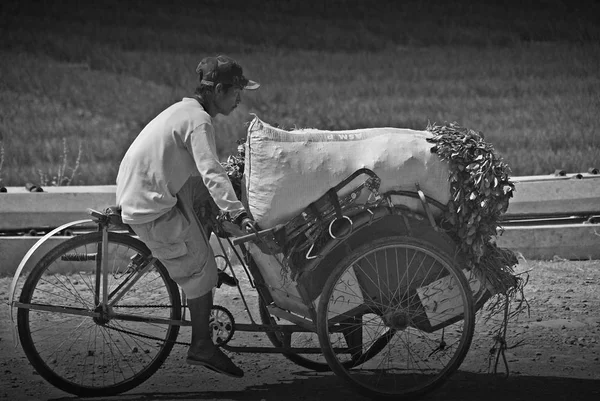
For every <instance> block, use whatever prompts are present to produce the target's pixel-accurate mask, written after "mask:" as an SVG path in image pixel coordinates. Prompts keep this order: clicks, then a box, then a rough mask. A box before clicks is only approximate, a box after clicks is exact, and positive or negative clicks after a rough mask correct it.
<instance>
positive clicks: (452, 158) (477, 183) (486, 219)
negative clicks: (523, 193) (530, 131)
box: [427, 123, 517, 293]
mask: <svg viewBox="0 0 600 401" xmlns="http://www.w3.org/2000/svg"><path fill="white" fill-rule="evenodd" d="M427 131H429V132H431V133H432V134H433V137H431V138H428V139H427V140H428V141H429V142H431V143H433V144H434V146H433V147H432V148H431V152H432V153H436V154H437V155H438V156H439V157H440V158H441V159H442V160H444V161H447V162H448V163H449V167H450V168H449V170H450V176H449V181H450V192H451V198H450V201H449V202H448V205H447V206H448V209H447V211H446V214H445V216H444V223H445V224H444V226H445V228H446V229H447V230H448V232H449V234H450V235H451V236H453V237H454V238H455V240H456V242H457V244H458V245H459V247H460V250H461V251H462V252H463V253H464V254H465V256H466V257H467V262H468V263H469V265H470V268H472V269H473V270H474V271H475V273H476V274H477V275H478V278H479V279H480V280H481V281H482V282H484V283H487V284H488V285H491V286H492V288H493V289H494V290H495V292H497V293H506V291H507V290H508V289H509V288H511V287H514V286H515V285H516V284H517V280H516V279H515V277H514V276H513V275H512V273H513V266H514V265H516V264H517V258H516V257H515V255H514V253H513V252H512V251H509V250H507V249H501V248H499V247H497V246H496V244H495V243H494V239H495V237H496V235H497V234H498V230H499V221H500V216H501V215H502V214H503V213H504V212H506V210H507V209H508V202H509V199H510V198H511V197H512V196H513V192H514V190H515V186H514V184H513V183H512V182H511V181H510V178H509V175H510V168H509V167H508V165H507V164H506V163H505V162H504V161H503V160H502V158H501V157H500V156H499V155H498V154H497V153H496V152H495V150H494V148H493V147H492V145H491V144H489V143H487V142H485V140H484V137H483V135H482V134H481V133H480V132H477V131H474V130H472V129H468V128H464V127H461V126H460V125H458V124H457V123H450V124H448V125H441V126H440V125H435V124H429V125H428V126H427Z"/></svg>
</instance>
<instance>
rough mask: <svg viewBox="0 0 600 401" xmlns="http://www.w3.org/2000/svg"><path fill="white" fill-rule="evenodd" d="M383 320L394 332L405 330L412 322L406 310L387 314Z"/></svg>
mask: <svg viewBox="0 0 600 401" xmlns="http://www.w3.org/2000/svg"><path fill="white" fill-rule="evenodd" d="M381 318H382V319H383V322H384V323H385V325H386V326H387V327H389V328H391V329H394V330H405V329H406V328H407V327H408V326H409V322H410V316H409V314H408V312H407V311H405V310H399V311H390V312H386V313H384V314H383V316H382V317H381Z"/></svg>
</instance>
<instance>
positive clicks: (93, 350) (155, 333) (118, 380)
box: [17, 232, 181, 397]
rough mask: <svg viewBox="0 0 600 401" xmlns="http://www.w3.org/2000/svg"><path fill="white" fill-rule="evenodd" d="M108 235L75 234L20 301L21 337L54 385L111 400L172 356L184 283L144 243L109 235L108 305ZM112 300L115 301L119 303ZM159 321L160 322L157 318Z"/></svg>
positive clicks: (42, 264) (38, 270)
mask: <svg viewBox="0 0 600 401" xmlns="http://www.w3.org/2000/svg"><path fill="white" fill-rule="evenodd" d="M101 250H102V233H101V232H95V233H90V234H84V235H78V236H75V237H73V238H71V239H69V240H67V241H65V242H63V243H61V244H60V245H58V246H57V247H55V248H53V249H52V250H51V251H50V252H48V254H46V255H45V256H44V257H43V258H42V259H41V260H40V261H39V262H38V263H37V264H36V265H35V267H34V268H33V270H32V271H31V273H30V274H29V276H28V277H27V280H26V281H25V284H24V286H23V290H22V292H21V296H20V303H21V304H22V305H21V306H20V308H19V311H18V315H17V322H18V330H19V338H20V340H21V343H22V346H23V350H24V351H25V354H26V355H27V358H28V359H29V361H30V362H31V364H32V365H33V367H34V368H35V369H36V370H37V371H38V373H39V374H40V375H41V376H42V377H43V378H44V379H46V380H47V381H48V382H50V383H51V384H52V385H54V386H56V387H58V388H60V389H62V390H64V391H66V392H69V393H72V394H76V395H78V396H87V397H89V396H96V397H98V396H110V395H115V394H118V393H121V392H124V391H128V390H130V389H132V388H134V387H136V386H138V385H139V384H141V383H142V382H143V381H145V380H146V379H148V378H149V377H150V376H151V375H152V374H153V373H154V372H156V370H157V369H158V368H159V367H160V365H161V364H162V363H163V362H164V360H165V359H166V358H167V356H168V355H169V353H170V352H171V349H172V348H173V345H174V342H175V340H176V338H177V335H178V333H179V326H178V325H173V324H170V323H168V322H169V320H180V319H181V300H180V296H179V291H178V287H177V285H176V284H175V283H174V282H173V281H172V280H171V278H170V277H169V275H168V273H167V271H166V269H165V267H164V266H163V265H162V264H161V263H160V262H159V261H157V260H156V261H155V262H154V263H152V264H151V265H150V266H149V267H146V268H145V269H144V267H145V266H148V260H149V259H150V251H149V250H148V248H147V247H146V246H145V245H144V244H143V243H142V242H141V241H139V240H137V239H136V238H133V237H131V236H129V235H125V234H119V233H108V251H107V252H106V257H107V258H108V260H105V262H106V263H105V266H107V268H108V276H107V282H108V291H107V294H109V295H108V298H109V299H108V305H103V303H102V297H101V296H100V289H101V288H102V284H103V277H102V275H101V274H100V263H101V256H100V255H102V252H101ZM111 300H112V302H111ZM151 319H153V320H151Z"/></svg>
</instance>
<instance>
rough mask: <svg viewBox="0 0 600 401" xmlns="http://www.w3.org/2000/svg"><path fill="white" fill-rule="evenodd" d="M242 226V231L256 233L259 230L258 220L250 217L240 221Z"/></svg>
mask: <svg viewBox="0 0 600 401" xmlns="http://www.w3.org/2000/svg"><path fill="white" fill-rule="evenodd" d="M240 228H241V229H242V231H245V232H247V233H255V232H257V231H258V224H256V222H255V221H254V220H252V219H251V218H250V217H246V218H244V219H243V220H242V222H241V223H240Z"/></svg>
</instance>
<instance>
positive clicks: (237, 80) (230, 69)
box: [196, 55, 260, 90]
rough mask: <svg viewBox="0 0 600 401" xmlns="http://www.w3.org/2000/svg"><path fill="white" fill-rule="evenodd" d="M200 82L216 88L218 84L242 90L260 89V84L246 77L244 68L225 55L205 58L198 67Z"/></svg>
mask: <svg viewBox="0 0 600 401" xmlns="http://www.w3.org/2000/svg"><path fill="white" fill-rule="evenodd" d="M196 73H197V74H198V81H199V82H200V83H201V84H204V85H209V86H214V85H216V84H218V83H222V84H230V85H234V86H238V87H240V88H242V89H247V90H254V89H258V87H259V86H260V84H259V83H258V82H255V81H251V80H249V79H248V78H246V77H245V76H244V72H243V70H242V67H241V66H240V65H239V64H238V63H237V61H235V60H234V59H232V58H231V57H228V56H225V55H219V56H216V57H205V58H203V59H202V61H200V63H199V64H198V67H196Z"/></svg>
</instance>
